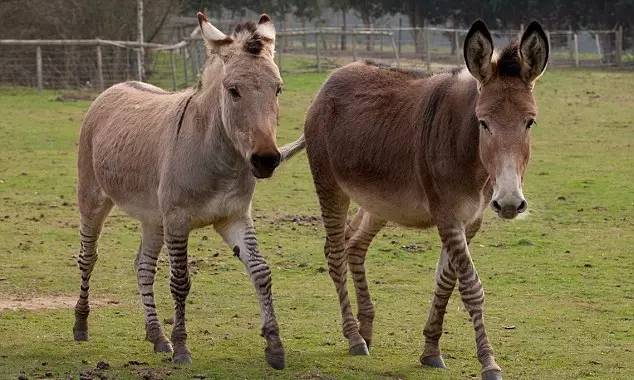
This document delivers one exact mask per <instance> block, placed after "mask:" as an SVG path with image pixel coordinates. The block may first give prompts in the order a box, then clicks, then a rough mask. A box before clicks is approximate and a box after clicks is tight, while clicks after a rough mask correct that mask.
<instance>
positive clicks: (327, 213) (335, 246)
mask: <svg viewBox="0 0 634 380" xmlns="http://www.w3.org/2000/svg"><path fill="white" fill-rule="evenodd" d="M320 201H321V215H322V219H323V222H324V227H325V229H326V244H325V246H324V253H325V254H326V259H327V260H328V273H329V274H330V278H332V281H333V283H334V284H335V288H336V290H337V296H338V297H339V306H340V308H341V319H342V326H343V336H344V337H346V338H347V339H348V344H349V347H350V348H349V352H350V353H351V354H352V355H368V353H369V352H368V346H367V344H366V343H365V340H364V339H363V337H362V336H361V334H360V333H359V326H358V324H357V320H356V318H355V317H354V315H353V314H352V307H351V306H350V298H349V296H348V288H347V276H348V270H347V269H348V260H347V257H346V250H345V226H346V213H347V210H348V205H349V202H350V201H349V200H347V199H345V200H344V199H341V200H339V201H337V200H335V199H329V198H326V197H324V198H322V197H321V196H320Z"/></svg>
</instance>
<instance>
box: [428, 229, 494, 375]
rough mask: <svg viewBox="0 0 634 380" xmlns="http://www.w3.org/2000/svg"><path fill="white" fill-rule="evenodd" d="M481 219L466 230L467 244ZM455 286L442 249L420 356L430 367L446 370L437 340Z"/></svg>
mask: <svg viewBox="0 0 634 380" xmlns="http://www.w3.org/2000/svg"><path fill="white" fill-rule="evenodd" d="M481 224H482V219H481V218H479V219H477V220H476V221H474V222H473V223H472V224H470V225H469V226H467V228H466V239H467V244H469V243H470V242H471V239H472V238H473V237H474V236H475V234H476V233H477V232H478V230H479V229H480V225H481ZM455 285H456V272H455V271H454V269H453V267H452V266H451V264H450V263H449V256H448V254H447V249H446V248H445V247H443V249H442V253H441V255H440V258H439V259H438V264H437V265H436V288H435V289H434V297H433V299H432V305H431V308H430V310H429V318H428V319H427V324H426V325H425V329H424V330H423V335H424V336H425V349H424V351H423V354H422V355H421V359H420V360H421V363H422V364H424V365H428V366H430V367H436V368H446V366H445V362H444V360H443V358H442V355H441V353H440V346H439V343H438V342H439V340H440V337H441V335H442V325H443V320H444V316H445V311H446V309H447V303H448V302H449V297H451V293H452V292H453V289H454V287H455Z"/></svg>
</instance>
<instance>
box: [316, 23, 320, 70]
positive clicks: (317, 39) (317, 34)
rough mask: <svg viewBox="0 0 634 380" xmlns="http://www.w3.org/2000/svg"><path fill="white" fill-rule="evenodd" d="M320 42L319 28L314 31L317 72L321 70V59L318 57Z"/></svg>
mask: <svg viewBox="0 0 634 380" xmlns="http://www.w3.org/2000/svg"><path fill="white" fill-rule="evenodd" d="M320 43H321V30H318V31H316V32H315V58H316V59H317V72H321V60H320V57H319V44H320Z"/></svg>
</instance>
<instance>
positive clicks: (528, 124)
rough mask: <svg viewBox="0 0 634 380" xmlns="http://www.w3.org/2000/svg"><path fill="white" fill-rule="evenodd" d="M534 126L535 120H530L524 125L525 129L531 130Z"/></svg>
mask: <svg viewBox="0 0 634 380" xmlns="http://www.w3.org/2000/svg"><path fill="white" fill-rule="evenodd" d="M536 125H537V122H536V121H535V119H530V120H529V121H528V123H526V129H529V128H532V127H534V126H536Z"/></svg>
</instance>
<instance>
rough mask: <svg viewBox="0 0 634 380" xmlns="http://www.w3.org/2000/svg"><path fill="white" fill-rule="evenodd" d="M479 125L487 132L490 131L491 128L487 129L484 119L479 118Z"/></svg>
mask: <svg viewBox="0 0 634 380" xmlns="http://www.w3.org/2000/svg"><path fill="white" fill-rule="evenodd" d="M480 127H481V128H482V129H484V130H485V131H487V132H491V130H489V126H488V125H487V123H486V122H485V121H484V120H480Z"/></svg>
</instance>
